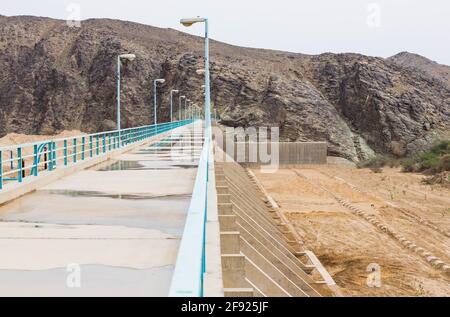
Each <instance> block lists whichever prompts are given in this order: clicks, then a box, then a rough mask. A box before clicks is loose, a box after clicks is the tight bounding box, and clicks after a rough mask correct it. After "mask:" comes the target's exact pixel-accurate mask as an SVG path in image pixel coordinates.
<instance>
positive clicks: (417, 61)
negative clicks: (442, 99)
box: [388, 52, 450, 87]
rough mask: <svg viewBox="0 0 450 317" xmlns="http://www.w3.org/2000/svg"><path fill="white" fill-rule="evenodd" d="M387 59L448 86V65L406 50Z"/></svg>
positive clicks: (449, 68) (449, 80) (449, 67)
mask: <svg viewBox="0 0 450 317" xmlns="http://www.w3.org/2000/svg"><path fill="white" fill-rule="evenodd" d="M388 60H389V61H391V62H394V63H396V64H397V65H400V66H402V67H406V68H409V69H411V70H413V71H419V72H423V73H425V74H426V75H427V76H429V77H432V78H434V79H436V80H439V81H442V82H443V83H445V84H446V85H447V87H450V66H447V65H441V64H438V63H436V62H434V61H432V60H429V59H428V58H426V57H423V56H420V55H417V54H413V53H408V52H401V53H398V54H397V55H394V56H392V57H390V58H388Z"/></svg>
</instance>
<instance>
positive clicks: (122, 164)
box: [97, 161, 145, 172]
mask: <svg viewBox="0 0 450 317" xmlns="http://www.w3.org/2000/svg"><path fill="white" fill-rule="evenodd" d="M143 167H145V166H144V165H142V164H140V163H139V162H137V161H116V162H114V163H112V164H110V165H108V166H105V167H102V168H100V169H98V170H97V171H100V172H106V171H126V170H139V169H142V168H143Z"/></svg>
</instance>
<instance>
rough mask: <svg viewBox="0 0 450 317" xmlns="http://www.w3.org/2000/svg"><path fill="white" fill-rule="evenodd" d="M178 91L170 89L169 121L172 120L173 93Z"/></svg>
mask: <svg viewBox="0 0 450 317" xmlns="http://www.w3.org/2000/svg"><path fill="white" fill-rule="evenodd" d="M179 92H180V91H179V90H176V89H173V90H171V91H170V122H172V121H173V94H174V93H175V94H178V93H179Z"/></svg>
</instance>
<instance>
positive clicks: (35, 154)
mask: <svg viewBox="0 0 450 317" xmlns="http://www.w3.org/2000/svg"><path fill="white" fill-rule="evenodd" d="M33 152H34V156H33V166H34V170H33V175H34V176H38V146H37V144H35V145H34V146H33Z"/></svg>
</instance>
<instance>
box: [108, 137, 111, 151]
mask: <svg viewBox="0 0 450 317" xmlns="http://www.w3.org/2000/svg"><path fill="white" fill-rule="evenodd" d="M108 151H110V152H111V133H109V134H108Z"/></svg>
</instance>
